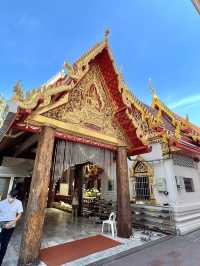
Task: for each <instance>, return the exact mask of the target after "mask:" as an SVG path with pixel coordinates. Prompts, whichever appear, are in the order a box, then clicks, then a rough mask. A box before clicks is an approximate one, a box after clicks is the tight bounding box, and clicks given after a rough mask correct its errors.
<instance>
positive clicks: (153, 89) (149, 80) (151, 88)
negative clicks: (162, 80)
mask: <svg viewBox="0 0 200 266" xmlns="http://www.w3.org/2000/svg"><path fill="white" fill-rule="evenodd" d="M148 84H149V89H150V91H151V95H152V97H153V98H157V95H156V90H155V88H154V87H153V84H152V81H151V78H149V79H148Z"/></svg>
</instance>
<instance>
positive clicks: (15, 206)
mask: <svg viewBox="0 0 200 266" xmlns="http://www.w3.org/2000/svg"><path fill="white" fill-rule="evenodd" d="M17 193H18V192H17V191H16V190H12V191H11V192H10V193H9V195H8V197H7V199H5V200H2V201H0V245H1V247H0V266H1V265H2V262H3V258H4V256H5V254H6V250H7V246H8V243H9V240H10V238H11V236H12V233H13V231H14V228H15V225H16V223H17V222H18V221H19V219H20V218H21V215H22V213H23V207H22V203H21V201H20V200H18V199H17Z"/></svg>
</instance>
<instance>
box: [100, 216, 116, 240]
mask: <svg viewBox="0 0 200 266" xmlns="http://www.w3.org/2000/svg"><path fill="white" fill-rule="evenodd" d="M115 220H116V214H115V213H114V212H111V214H110V216H109V219H108V220H105V221H103V224H102V233H103V229H104V224H107V225H108V226H109V225H110V229H111V232H112V237H115V234H117V226H116V221H115Z"/></svg>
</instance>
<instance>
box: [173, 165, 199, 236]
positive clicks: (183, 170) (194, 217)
mask: <svg viewBox="0 0 200 266" xmlns="http://www.w3.org/2000/svg"><path fill="white" fill-rule="evenodd" d="M174 171H175V175H176V176H180V177H188V178H192V180H193V185H194V192H186V190H185V185H184V182H183V180H182V186H181V189H180V190H179V191H178V192H177V201H176V205H175V206H174V219H175V223H176V228H177V231H178V232H179V234H181V235H183V234H186V233H189V232H191V231H193V230H196V229H199V228H200V200H199V199H200V172H199V163H198V165H197V168H189V167H183V166H177V165H174Z"/></svg>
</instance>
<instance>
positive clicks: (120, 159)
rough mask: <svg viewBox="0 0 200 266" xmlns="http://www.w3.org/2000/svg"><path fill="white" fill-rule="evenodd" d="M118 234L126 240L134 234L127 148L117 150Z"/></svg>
mask: <svg viewBox="0 0 200 266" xmlns="http://www.w3.org/2000/svg"><path fill="white" fill-rule="evenodd" d="M117 234H118V236H119V237H124V238H129V237H130V236H131V234H132V219H131V208H130V192H129V179H128V164H127V151H126V147H118V150H117Z"/></svg>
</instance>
